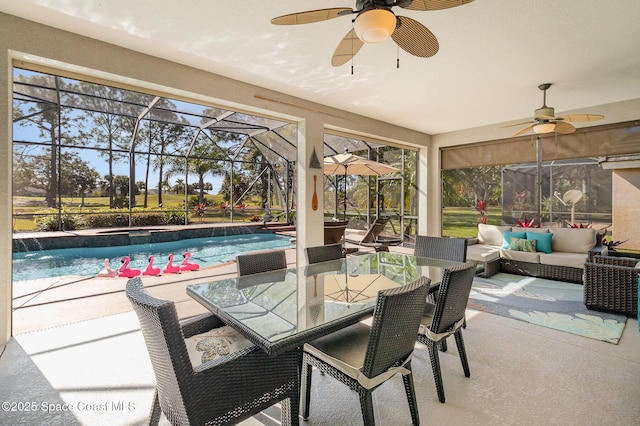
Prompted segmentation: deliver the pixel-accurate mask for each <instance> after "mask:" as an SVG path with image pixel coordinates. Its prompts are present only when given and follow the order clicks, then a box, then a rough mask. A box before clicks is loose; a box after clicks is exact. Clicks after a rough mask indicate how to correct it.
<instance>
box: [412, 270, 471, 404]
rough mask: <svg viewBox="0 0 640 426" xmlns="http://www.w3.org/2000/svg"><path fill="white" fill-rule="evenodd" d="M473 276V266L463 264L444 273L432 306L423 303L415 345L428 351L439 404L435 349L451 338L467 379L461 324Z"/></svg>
mask: <svg viewBox="0 0 640 426" xmlns="http://www.w3.org/2000/svg"><path fill="white" fill-rule="evenodd" d="M474 276H475V262H467V263H465V264H464V265H460V266H456V267H452V268H447V269H445V271H444V274H443V277H442V282H441V283H440V289H439V291H438V298H437V301H436V304H435V305H434V304H432V303H429V302H427V304H426V306H425V308H424V316H423V318H422V321H421V323H420V330H419V333H418V341H419V342H420V343H423V344H425V345H427V348H428V350H429V358H431V369H432V370H433V378H434V380H435V383H436V389H437V391H438V399H439V400H440V402H444V401H445V397H444V385H443V383H442V372H441V370H440V358H439V356H438V346H439V344H440V343H442V342H444V340H445V339H446V338H447V337H449V336H451V335H452V334H453V335H454V337H455V340H456V345H457V346H458V354H459V355H460V361H461V362H462V368H463V370H464V375H465V377H470V376H471V373H470V371H469V362H468V361H467V354H466V350H465V347H464V341H463V339H462V323H463V322H464V318H465V310H466V308H467V302H468V300H469V293H470V292H471V284H472V283H473V277H474ZM423 279H424V278H423Z"/></svg>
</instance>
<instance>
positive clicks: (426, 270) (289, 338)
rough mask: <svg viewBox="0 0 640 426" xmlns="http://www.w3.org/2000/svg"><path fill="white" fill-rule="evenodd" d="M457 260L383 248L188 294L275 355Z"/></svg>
mask: <svg viewBox="0 0 640 426" xmlns="http://www.w3.org/2000/svg"><path fill="white" fill-rule="evenodd" d="M457 264H459V263H458V262H449V261H443V260H437V259H427V258H419V257H415V256H410V255H403V254H398V253H389V252H379V253H371V254H366V255H359V256H353V257H348V258H344V259H338V260H332V261H329V262H322V263H316V264H313V265H309V266H305V267H299V268H291V269H287V270H279V271H270V272H265V273H261V274H254V275H248V276H243V277H238V278H232V279H226V280H221V281H215V282H209V283H203V284H194V285H190V286H188V288H187V293H188V294H189V295H190V296H191V297H193V298H194V299H195V300H197V301H198V302H200V303H201V304H202V305H203V306H205V307H206V308H207V309H209V310H210V311H211V312H213V313H214V314H216V315H218V316H219V317H220V318H221V319H222V320H223V321H225V322H227V323H228V324H229V325H231V326H232V327H234V328H236V329H237V330H238V331H240V332H241V333H242V334H243V335H245V337H247V338H248V339H249V340H251V341H252V342H253V343H254V344H256V345H257V346H259V347H260V348H262V349H263V350H264V351H266V352H267V353H269V354H271V355H276V354H278V353H281V352H282V351H285V350H289V349H292V348H295V347H299V346H302V344H304V343H305V342H307V341H309V340H312V339H314V338H317V337H320V336H323V335H325V334H328V333H331V332H333V331H335V330H338V329H340V328H342V327H346V326H348V325H350V324H353V323H356V322H358V321H360V320H362V319H364V318H367V317H368V316H370V315H371V314H372V312H373V308H374V306H375V302H376V297H377V294H378V291H380V290H383V289H386V288H391V287H396V286H400V285H404V284H408V283H411V282H413V281H414V280H416V279H417V278H418V277H419V276H427V277H429V278H431V281H432V282H434V283H435V282H439V281H440V279H441V277H442V273H443V271H444V268H446V267H447V266H454V265H457Z"/></svg>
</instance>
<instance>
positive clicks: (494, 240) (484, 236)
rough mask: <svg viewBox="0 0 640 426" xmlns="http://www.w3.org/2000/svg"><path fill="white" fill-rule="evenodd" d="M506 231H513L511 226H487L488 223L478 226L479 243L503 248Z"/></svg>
mask: <svg viewBox="0 0 640 426" xmlns="http://www.w3.org/2000/svg"><path fill="white" fill-rule="evenodd" d="M504 231H511V227H510V226H497V225H487V224H486V223H479V224H478V242H479V243H480V244H486V245H489V246H498V247H501V246H502V240H503V236H502V233H503V232H504Z"/></svg>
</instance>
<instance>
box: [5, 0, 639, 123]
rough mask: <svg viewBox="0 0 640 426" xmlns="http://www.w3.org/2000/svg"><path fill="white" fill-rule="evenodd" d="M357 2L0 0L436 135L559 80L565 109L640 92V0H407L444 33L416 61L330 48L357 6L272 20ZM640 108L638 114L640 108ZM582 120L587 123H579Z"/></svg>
mask: <svg viewBox="0 0 640 426" xmlns="http://www.w3.org/2000/svg"><path fill="white" fill-rule="evenodd" d="M354 6H355V0H322V1H320V0H298V1H276V0H238V1H212V0H180V1H173V0H136V1H131V0H20V1H16V0H0V10H1V11H3V12H6V13H9V14H12V15H16V16H20V17H24V18H26V19H29V20H33V21H36V22H41V23H44V24H47V25H50V26H53V27H58V28H61V29H65V30H68V31H72V32H75V33H79V34H82V35H86V36H89V37H92V38H96V39H100V40H104V41H107V42H110V43H113V44H117V45H120V46H124V47H128V48H130V49H133V50H137V51H140V52H144V53H148V54H151V55H154V56H158V57H162V58H166V59H170V60H173V61H176V62H181V63H184V64H187V65H191V66H194V67H197V68H202V69H205V70H208V71H211V72H214V73H217V74H220V75H224V76H228V77H232V78H235V79H238V80H242V81H246V82H248V83H252V84H256V85H259V86H263V87H268V88H270V89H273V90H277V91H280V92H283V93H287V94H290V95H294V96H297V97H300V98H303V99H308V100H310V101H314V102H317V103H320V104H324V105H329V106H332V107H336V108H339V109H342V110H347V111H351V112H355V113H358V114H361V115H365V116H369V117H373V118H376V119H379V120H382V121H385V122H388V123H392V124H396V125H399V126H403V127H407V128H410V129H414V130H417V131H421V132H425V133H428V134H439V133H444V132H450V131H455V130H461V129H467V128H473V127H479V126H485V125H492V124H496V123H504V122H508V121H512V120H524V121H526V120H529V119H530V118H531V117H532V115H533V111H534V110H535V109H536V108H538V107H540V106H541V105H542V92H540V91H539V90H538V88H537V86H538V85H539V84H541V83H546V82H550V83H553V86H552V87H551V89H550V90H549V91H548V93H547V105H549V106H553V107H555V108H556V114H561V113H562V112H564V111H569V110H572V111H574V110H579V111H583V112H592V113H596V114H597V113H598V111H597V109H592V110H589V107H594V106H598V105H603V104H608V103H613V102H618V101H623V100H630V99H638V98H640V1H638V0H616V1H612V2H607V1H602V0H563V1H558V0H535V1H532V0H476V1H474V2H472V3H470V4H467V5H464V6H461V7H456V8H452V9H447V10H441V11H433V12H413V11H409V10H405V9H401V8H399V7H395V8H394V9H393V10H394V12H395V13H396V14H397V15H404V16H409V17H411V18H414V19H416V20H418V21H420V22H421V23H423V24H424V25H425V26H427V27H428V28H429V29H430V30H431V31H432V32H433V33H434V34H435V35H436V37H437V38H438V40H439V42H440V51H439V52H438V54H436V55H435V56H434V57H432V58H427V59H424V58H416V57H413V56H411V55H409V54H407V53H405V52H404V51H403V50H400V53H399V55H400V68H399V69H397V68H396V56H397V51H398V49H397V48H396V46H395V44H394V43H393V41H392V40H387V41H386V42H384V43H382V44H378V45H365V46H364V47H363V48H362V50H361V51H360V53H359V54H358V55H356V57H355V60H354V66H355V73H354V75H351V73H350V64H349V63H347V64H345V65H344V66H342V67H337V68H336V67H332V66H331V64H330V62H331V56H332V54H333V51H334V49H335V47H336V46H337V44H338V43H339V42H340V40H341V39H342V37H343V36H344V35H345V34H346V33H347V32H348V31H349V30H350V29H351V19H352V16H343V17H339V18H336V19H333V20H330V21H324V22H318V23H313V24H307V25H298V26H275V25H272V24H271V23H270V19H271V18H272V17H275V16H279V15H283V14H287V13H293V12H300V11H305V10H313V9H320V8H325V7H326V8H329V7H354ZM638 115H639V116H640V112H639V114H638ZM577 127H579V126H577Z"/></svg>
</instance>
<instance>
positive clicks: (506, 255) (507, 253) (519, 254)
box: [500, 249, 540, 263]
mask: <svg viewBox="0 0 640 426" xmlns="http://www.w3.org/2000/svg"><path fill="white" fill-rule="evenodd" d="M500 257H502V258H503V259H510V260H519V261H521V262H530V263H540V253H529V252H526V251H516V250H504V249H502V250H500Z"/></svg>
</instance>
